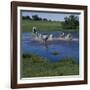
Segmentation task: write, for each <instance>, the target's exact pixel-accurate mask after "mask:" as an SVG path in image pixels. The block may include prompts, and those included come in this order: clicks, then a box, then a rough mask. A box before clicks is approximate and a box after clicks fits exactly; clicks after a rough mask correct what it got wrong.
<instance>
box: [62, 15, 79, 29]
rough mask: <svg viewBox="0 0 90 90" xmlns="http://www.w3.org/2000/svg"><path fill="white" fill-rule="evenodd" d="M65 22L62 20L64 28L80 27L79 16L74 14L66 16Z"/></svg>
mask: <svg viewBox="0 0 90 90" xmlns="http://www.w3.org/2000/svg"><path fill="white" fill-rule="evenodd" d="M64 20H65V21H64V22H62V28H64V29H79V18H78V17H77V16H74V15H70V16H69V17H65V18H64Z"/></svg>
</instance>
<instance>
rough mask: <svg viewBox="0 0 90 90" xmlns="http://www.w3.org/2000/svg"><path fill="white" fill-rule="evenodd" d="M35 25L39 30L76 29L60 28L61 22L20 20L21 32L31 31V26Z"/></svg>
mask: <svg viewBox="0 0 90 90" xmlns="http://www.w3.org/2000/svg"><path fill="white" fill-rule="evenodd" d="M33 26H35V27H37V28H38V30H39V31H45V32H47V31H48V32H49V31H78V30H76V29H68V30H67V29H62V23H61V22H55V21H30V20H22V21H21V30H22V31H23V32H31V31H32V27H33Z"/></svg>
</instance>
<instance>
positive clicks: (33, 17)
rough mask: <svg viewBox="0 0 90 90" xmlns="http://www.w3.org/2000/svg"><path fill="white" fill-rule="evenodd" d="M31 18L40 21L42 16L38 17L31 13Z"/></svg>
mask: <svg viewBox="0 0 90 90" xmlns="http://www.w3.org/2000/svg"><path fill="white" fill-rule="evenodd" d="M32 19H33V20H40V21H41V20H42V18H40V17H39V16H38V15H33V16H32Z"/></svg>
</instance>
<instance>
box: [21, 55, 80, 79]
mask: <svg viewBox="0 0 90 90" xmlns="http://www.w3.org/2000/svg"><path fill="white" fill-rule="evenodd" d="M21 66H22V67H21V77H46V76H66V75H78V74H79V64H78V63H76V62H75V61H74V59H72V58H64V59H62V60H60V61H58V62H51V61H50V60H47V59H45V58H42V57H40V56H36V55H32V54H23V55H22V62H21Z"/></svg>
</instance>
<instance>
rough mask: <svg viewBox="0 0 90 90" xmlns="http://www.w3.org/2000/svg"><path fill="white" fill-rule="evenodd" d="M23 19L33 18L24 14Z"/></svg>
mask: <svg viewBox="0 0 90 90" xmlns="http://www.w3.org/2000/svg"><path fill="white" fill-rule="evenodd" d="M22 19H23V20H31V17H30V16H22Z"/></svg>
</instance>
